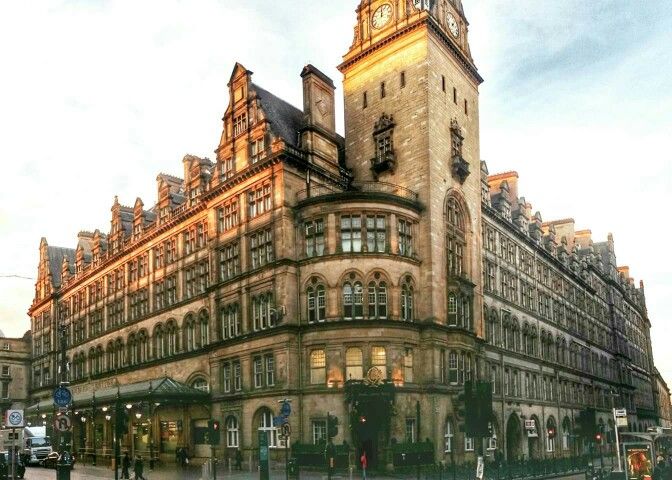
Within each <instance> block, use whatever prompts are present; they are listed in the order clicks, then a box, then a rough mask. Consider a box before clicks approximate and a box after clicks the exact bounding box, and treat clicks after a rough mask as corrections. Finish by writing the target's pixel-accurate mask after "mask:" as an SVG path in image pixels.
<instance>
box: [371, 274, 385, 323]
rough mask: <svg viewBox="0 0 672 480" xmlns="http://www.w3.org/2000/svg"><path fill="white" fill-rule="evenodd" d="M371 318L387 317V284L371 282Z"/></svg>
mask: <svg viewBox="0 0 672 480" xmlns="http://www.w3.org/2000/svg"><path fill="white" fill-rule="evenodd" d="M368 305H369V318H383V319H384V318H387V285H385V282H379V283H376V282H369V296H368Z"/></svg>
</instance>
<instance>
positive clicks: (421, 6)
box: [413, 0, 429, 10]
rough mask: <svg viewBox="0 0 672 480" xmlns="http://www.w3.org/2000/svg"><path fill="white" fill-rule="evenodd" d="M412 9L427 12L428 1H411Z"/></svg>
mask: <svg viewBox="0 0 672 480" xmlns="http://www.w3.org/2000/svg"><path fill="white" fill-rule="evenodd" d="M413 7H415V9H416V10H429V0H413Z"/></svg>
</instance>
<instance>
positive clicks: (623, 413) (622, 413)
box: [614, 408, 628, 418]
mask: <svg viewBox="0 0 672 480" xmlns="http://www.w3.org/2000/svg"><path fill="white" fill-rule="evenodd" d="M627 416H628V412H627V411H626V410H625V408H621V409H616V408H615V409H614V417H616V418H618V417H627Z"/></svg>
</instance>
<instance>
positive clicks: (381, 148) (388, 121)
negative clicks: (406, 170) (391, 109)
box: [371, 113, 396, 180]
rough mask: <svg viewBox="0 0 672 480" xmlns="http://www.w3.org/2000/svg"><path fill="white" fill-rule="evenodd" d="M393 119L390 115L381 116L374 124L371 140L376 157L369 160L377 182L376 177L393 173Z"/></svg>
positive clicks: (394, 164) (394, 162) (394, 163)
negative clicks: (385, 173)
mask: <svg viewBox="0 0 672 480" xmlns="http://www.w3.org/2000/svg"><path fill="white" fill-rule="evenodd" d="M394 125H395V124H394V119H393V118H392V115H386V114H385V113H383V115H382V116H381V117H380V119H379V120H378V121H377V122H376V124H375V125H374V129H373V138H374V143H375V146H376V156H375V158H372V159H371V170H372V171H373V176H374V178H375V179H376V180H377V179H378V175H379V174H381V173H382V172H385V171H388V170H389V171H390V172H394V168H395V166H396V161H395V158H394V143H393V133H394Z"/></svg>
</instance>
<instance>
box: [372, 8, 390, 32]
mask: <svg viewBox="0 0 672 480" xmlns="http://www.w3.org/2000/svg"><path fill="white" fill-rule="evenodd" d="M390 18H392V5H390V4H389V3H386V4H385V5H381V6H380V7H378V9H377V10H376V11H375V12H373V16H372V17H371V25H373V28H383V27H384V26H385V25H387V22H389V21H390Z"/></svg>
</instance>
